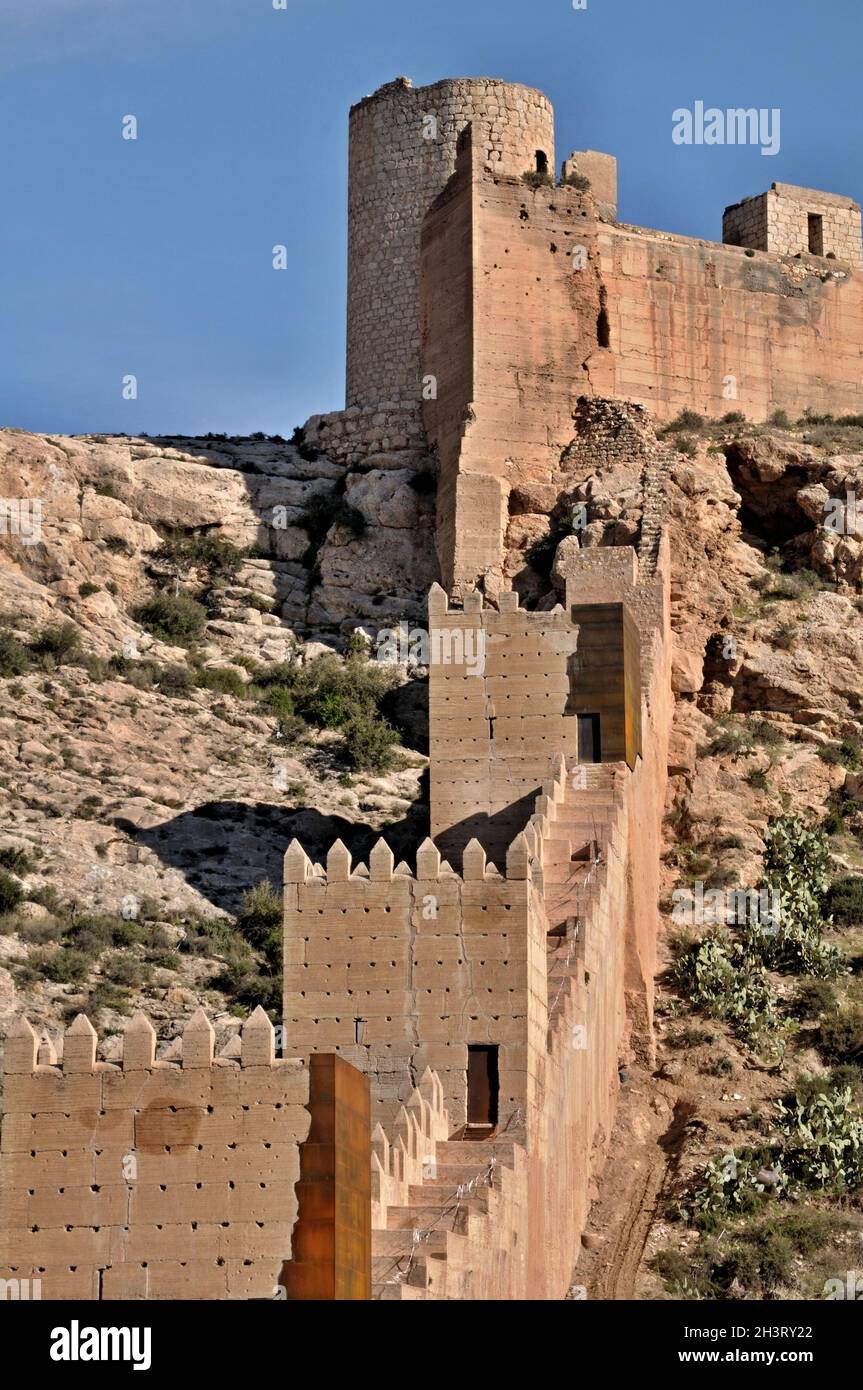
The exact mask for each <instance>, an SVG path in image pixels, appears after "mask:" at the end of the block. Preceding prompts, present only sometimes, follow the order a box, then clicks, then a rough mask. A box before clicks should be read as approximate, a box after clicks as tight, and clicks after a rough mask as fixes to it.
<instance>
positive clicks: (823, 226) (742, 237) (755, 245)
mask: <svg viewBox="0 0 863 1390" xmlns="http://www.w3.org/2000/svg"><path fill="white" fill-rule="evenodd" d="M722 240H723V242H724V243H725V244H726V245H727V246H748V247H750V248H751V249H753V250H756V251H772V252H774V253H775V254H777V255H783V256H800V255H812V256H824V257H829V258H831V259H835V260H839V261H846V262H848V263H850V264H851V265H856V266H859V265H863V244H861V233H860V204H859V203H856V202H855V201H854V199H853V198H848V197H845V196H843V195H842V194H839V193H824V192H822V191H821V190H820V189H816V188H800V187H798V186H797V185H796V184H792V183H773V184H771V185H770V188H769V189H768V191H767V192H766V193H759V194H757V195H756V196H755V197H753V198H744V199H743V200H742V202H739V203H733V204H732V205H731V207H727V208H726V209H725V212H724V213H723V215H722Z"/></svg>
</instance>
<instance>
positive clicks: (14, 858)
mask: <svg viewBox="0 0 863 1390" xmlns="http://www.w3.org/2000/svg"><path fill="white" fill-rule="evenodd" d="M33 862H34V861H33V855H32V854H31V853H30V852H29V851H28V850H26V849H20V848H19V847H18V846H17V845H4V846H3V848H2V849H0V869H9V870H10V871H11V872H12V873H13V874H29V873H30V872H31V870H32V869H33Z"/></svg>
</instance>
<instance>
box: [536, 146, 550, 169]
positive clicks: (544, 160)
mask: <svg viewBox="0 0 863 1390" xmlns="http://www.w3.org/2000/svg"><path fill="white" fill-rule="evenodd" d="M536 172H537V173H538V174H547V173H548V155H547V154H546V152H545V150H537V152H536Z"/></svg>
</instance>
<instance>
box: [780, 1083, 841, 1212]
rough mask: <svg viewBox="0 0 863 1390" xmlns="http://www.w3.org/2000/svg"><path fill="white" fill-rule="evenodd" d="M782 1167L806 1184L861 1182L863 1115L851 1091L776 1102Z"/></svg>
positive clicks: (806, 1185) (827, 1184)
mask: <svg viewBox="0 0 863 1390" xmlns="http://www.w3.org/2000/svg"><path fill="white" fill-rule="evenodd" d="M776 1105H777V1109H778V1111H779V1119H778V1121H777V1127H778V1129H779V1131H780V1133H781V1134H782V1135H783V1136H784V1143H783V1146H782V1157H781V1163H782V1169H783V1172H784V1173H786V1174H787V1175H788V1177H789V1178H790V1179H791V1180H792V1181H794V1182H799V1183H802V1184H803V1186H804V1187H809V1188H822V1189H823V1188H826V1187H834V1188H840V1189H841V1188H850V1189H853V1188H855V1187H860V1186H861V1184H863V1117H861V1115H860V1112H859V1111H858V1110H857V1108H856V1107H855V1106H854V1104H853V1100H852V1096H851V1092H850V1090H843V1091H833V1092H832V1093H824V1094H823V1095H817V1096H812V1097H810V1098H808V1099H803V1098H801V1097H799V1096H795V1097H794V1099H793V1100H791V1101H777V1102H776Z"/></svg>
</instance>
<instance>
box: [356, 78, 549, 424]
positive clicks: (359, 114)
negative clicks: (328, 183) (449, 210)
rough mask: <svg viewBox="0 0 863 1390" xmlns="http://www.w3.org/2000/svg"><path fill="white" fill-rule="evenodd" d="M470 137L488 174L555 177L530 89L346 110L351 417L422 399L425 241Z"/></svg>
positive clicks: (405, 98) (455, 88)
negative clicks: (427, 223) (461, 145)
mask: <svg viewBox="0 0 863 1390" xmlns="http://www.w3.org/2000/svg"><path fill="white" fill-rule="evenodd" d="M468 125H471V126H472V130H473V143H474V148H475V150H477V151H478V154H479V157H480V159H481V161H482V165H483V167H484V168H485V169H486V170H488V172H490V173H491V174H504V175H510V176H513V177H516V178H520V177H521V175H522V174H524V173H525V172H527V171H528V170H538V171H539V172H546V171H547V172H548V173H553V172H554V167H555V164H554V113H553V111H552V107H551V103H550V102H549V101H548V99H547V98H546V97H545V96H543V94H542V92H538V91H535V90H534V89H533V88H531V87H522V86H520V85H518V84H515V83H508V82H500V81H497V80H495V79H493V78H452V79H447V80H446V81H443V82H435V83H434V84H433V85H432V86H430V87H413V86H412V85H411V82H410V79H409V78H407V77H399V78H397V79H396V80H395V82H389V83H387V84H386V86H384V87H381V88H380V89H379V90H378V91H377V92H375V93H374V95H373V96H369V97H366V98H364V100H363V101H361V102H358V103H357V105H356V106H354V107H353V109H352V110H351V115H350V153H349V193H348V223H349V233H348V353H347V402H346V403H347V405H348V406H354V405H356V406H377V405H378V404H380V403H381V402H383V401H403V402H413V401H416V402H418V401H419V400H420V399H421V394H422V368H421V362H420V289H419V285H420V232H421V228H422V222H423V218H424V217H425V215H426V213H427V212H428V210H429V208H430V207H431V205H432V203H433V202H434V200H435V199H436V198H437V197H438V195H439V194H440V193H441V192H442V191H443V189H444V187H445V186H446V184H447V182H448V180H449V179H450V178H451V176H452V174H453V173H454V171H455V166H456V146H457V143H458V137H459V135H460V133H461V132H462V131H463V130H464V129H465V127H466V126H468Z"/></svg>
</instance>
